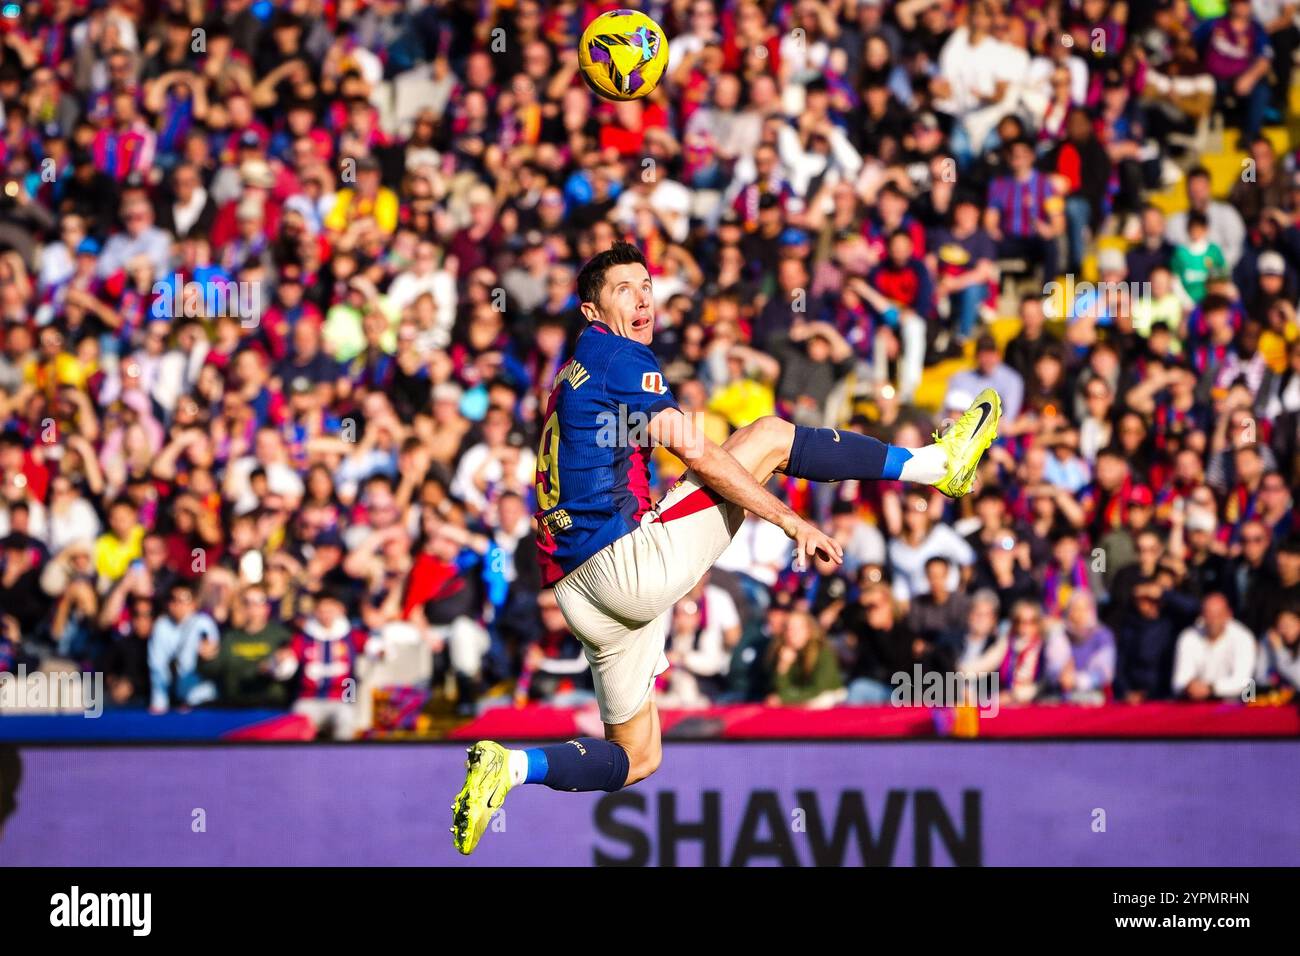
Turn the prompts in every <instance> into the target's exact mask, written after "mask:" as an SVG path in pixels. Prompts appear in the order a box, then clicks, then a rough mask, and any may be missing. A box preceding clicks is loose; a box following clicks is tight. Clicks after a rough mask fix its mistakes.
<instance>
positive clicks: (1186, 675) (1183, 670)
mask: <svg viewBox="0 0 1300 956" xmlns="http://www.w3.org/2000/svg"><path fill="white" fill-rule="evenodd" d="M1256 653H1257V647H1256V643H1255V635H1254V634H1252V633H1251V632H1250V630H1249V629H1248V628H1247V627H1246V626H1245V625H1244V624H1242V623H1241V622H1240V621H1237V620H1234V619H1233V617H1232V608H1231V607H1230V606H1229V604H1228V599H1227V598H1225V597H1224V596H1223V595H1222V594H1217V593H1215V594H1207V595H1206V596H1205V600H1204V601H1203V602H1202V603H1201V617H1200V620H1198V621H1197V622H1196V623H1195V624H1194V625H1192V626H1191V627H1189V628H1187V629H1186V630H1185V631H1183V633H1182V634H1180V635H1179V636H1178V645H1177V647H1176V648H1175V649H1174V680H1173V690H1174V694H1175V696H1178V697H1186V698H1188V699H1190V700H1210V699H1213V698H1222V699H1228V698H1233V697H1236V698H1240V697H1241V696H1242V694H1243V693H1244V692H1245V691H1246V689H1247V687H1248V686H1249V685H1250V681H1251V679H1252V677H1253V676H1254V674H1255V655H1256Z"/></svg>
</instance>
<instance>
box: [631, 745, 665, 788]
mask: <svg viewBox="0 0 1300 956" xmlns="http://www.w3.org/2000/svg"><path fill="white" fill-rule="evenodd" d="M663 757H664V752H663V747H662V746H660V744H659V741H657V740H656V741H652V742H650V743H648V744H646V745H645V746H642V747H638V748H637V749H636V751H634V752H629V753H628V770H627V783H626V784H625V786H628V787H630V786H632V784H634V783H638V782H640V781H642V780H644V779H645V778H646V777H648V776H650V775H651V774H653V773H654V772H655V771H656V770H658V769H659V764H660V763H662V762H663Z"/></svg>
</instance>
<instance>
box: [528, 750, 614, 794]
mask: <svg viewBox="0 0 1300 956" xmlns="http://www.w3.org/2000/svg"><path fill="white" fill-rule="evenodd" d="M524 753H525V754H527V755H528V776H527V778H526V779H525V780H524V783H540V784H545V785H546V786H548V787H550V788H551V789H552V790H567V791H569V792H571V793H572V792H575V791H579V790H583V791H586V790H606V791H609V792H610V793H612V792H614V791H615V790H621V789H622V788H623V784H625V783H627V770H628V759H627V751H626V750H624V749H623V748H622V747H620V746H619V745H618V744H612V743H610V742H609V741H608V740H597V739H596V738H594V737H579V738H578V739H577V740H568V741H565V742H564V743H562V744H554V745H552V746H550V747H530V748H528V749H527V750H525V751H524Z"/></svg>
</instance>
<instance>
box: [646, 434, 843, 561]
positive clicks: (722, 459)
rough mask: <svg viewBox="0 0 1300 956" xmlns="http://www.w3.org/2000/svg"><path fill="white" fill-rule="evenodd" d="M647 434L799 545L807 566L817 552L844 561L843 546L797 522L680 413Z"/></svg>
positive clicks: (753, 479)
mask: <svg viewBox="0 0 1300 956" xmlns="http://www.w3.org/2000/svg"><path fill="white" fill-rule="evenodd" d="M649 434H650V439H651V440H652V441H653V442H654V443H655V444H656V445H662V446H663V447H665V448H667V449H668V450H669V451H671V452H672V453H673V454H674V455H676V456H677V457H678V458H680V459H681V460H682V461H684V462H685V463H686V465H687V467H688V468H691V469H693V470H694V471H695V473H696V474H697V475H699V476H700V478H701V479H702V480H703V481H704V483H705V484H706V485H708V486H709V487H710V488H712V489H713V490H714V491H716V492H717V493H718V494H720V495H722V497H724V498H726V499H727V500H728V501H731V502H733V503H735V504H737V505H740V506H741V507H742V508H745V509H746V510H748V511H752V512H753V513H754V514H756V515H758V516H759V517H760V518H762V519H764V520H765V521H770V522H771V523H772V524H774V525H776V526H777V527H778V528H780V529H781V530H782V531H784V532H785V533H786V536H787V537H789V538H791V539H792V540H793V541H794V542H795V544H796V545H797V548H796V553H797V554H798V556H799V557H800V558H802V559H803V560H805V561H807V560H811V559H812V558H813V556H814V555H815V554H816V553H817V552H821V553H822V554H823V555H825V556H827V557H829V558H830V559H831V560H832V561H834V562H835V563H836V564H839V563H840V562H842V561H843V560H844V549H843V548H842V547H840V544H839V542H837V541H835V539H833V538H831V537H830V536H829V535H827V534H825V533H823V532H822V531H821V530H820V529H818V528H817V527H816V526H814V525H812V524H810V523H808V522H807V521H805V520H804V519H803V518H801V517H799V515H797V514H795V512H794V511H793V510H791V509H790V507H789V506H787V505H786V504H785V503H784V502H782V501H781V500H779V499H778V498H777V497H776V496H775V495H773V494H771V492H769V491H768V490H767V489H766V488H764V487H763V486H762V485H760V484H759V483H758V479H757V478H756V477H755V476H754V475H753V474H752V473H750V471H749V470H748V469H747V468H746V467H745V466H744V465H742V464H741V463H740V462H739V461H738V460H737V459H736V457H735V456H734V455H732V454H731V453H730V452H729V451H727V449H725V448H723V447H722V446H721V445H719V444H717V443H716V442H714V441H713V440H711V439H710V438H709V437H708V436H707V435H705V434H704V432H703V431H702V430H701V429H700V428H699V426H698V425H697V424H696V422H695V420H694V418H693V417H692V416H688V415H685V414H683V413H682V412H681V411H680V410H678V409H676V408H666V409H664V410H663V411H662V412H660V413H659V414H658V415H656V416H655V417H654V418H653V419H651V421H650V426H649ZM737 434H739V433H737ZM733 437H734V436H733Z"/></svg>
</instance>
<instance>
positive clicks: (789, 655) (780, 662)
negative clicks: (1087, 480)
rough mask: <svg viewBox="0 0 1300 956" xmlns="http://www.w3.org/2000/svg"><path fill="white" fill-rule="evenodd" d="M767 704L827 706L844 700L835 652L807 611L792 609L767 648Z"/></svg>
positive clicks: (810, 706)
mask: <svg viewBox="0 0 1300 956" xmlns="http://www.w3.org/2000/svg"><path fill="white" fill-rule="evenodd" d="M768 673H769V675H770V680H771V684H772V693H771V694H769V695H768V699H767V702H768V703H769V704H778V705H784V706H798V707H809V708H822V707H830V706H832V705H833V704H835V703H837V702H839V701H841V700H843V699H844V684H843V681H842V680H841V679H840V672H839V667H838V665H837V664H836V661H835V651H834V649H833V648H832V647H831V646H830V644H829V643H827V641H826V635H825V634H824V633H823V632H822V629H821V627H820V626H819V625H818V624H817V622H816V620H815V619H814V618H813V616H812V615H811V614H809V613H808V612H807V611H795V612H794V613H792V614H791V615H790V617H789V619H788V620H787V621H786V622H785V627H784V629H783V630H782V633H781V636H780V638H779V639H777V640H774V641H773V642H772V645H771V647H770V649H769V651H768Z"/></svg>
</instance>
